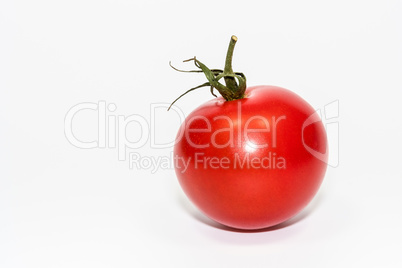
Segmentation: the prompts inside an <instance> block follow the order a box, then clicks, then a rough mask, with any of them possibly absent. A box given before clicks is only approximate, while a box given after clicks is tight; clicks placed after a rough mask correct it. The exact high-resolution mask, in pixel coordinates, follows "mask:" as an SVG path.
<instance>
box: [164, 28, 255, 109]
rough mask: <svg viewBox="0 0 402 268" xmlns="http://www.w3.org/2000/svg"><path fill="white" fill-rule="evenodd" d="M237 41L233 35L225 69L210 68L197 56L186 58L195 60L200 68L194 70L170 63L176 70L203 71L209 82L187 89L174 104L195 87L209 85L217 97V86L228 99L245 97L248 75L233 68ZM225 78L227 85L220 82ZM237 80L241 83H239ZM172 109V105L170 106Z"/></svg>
mask: <svg viewBox="0 0 402 268" xmlns="http://www.w3.org/2000/svg"><path fill="white" fill-rule="evenodd" d="M236 42H237V37H236V36H234V35H232V37H231V39H230V43H229V48H228V52H227V54H226V61H225V68H224V70H223V71H222V70H219V69H209V68H208V67H207V66H206V65H205V64H203V63H202V62H200V61H199V60H197V59H196V57H194V58H191V59H188V60H185V61H184V62H188V61H194V64H195V66H196V67H197V68H198V69H199V70H193V71H183V70H179V69H177V68H175V67H173V66H172V65H171V64H170V63H169V64H170V66H171V67H172V68H173V69H175V70H176V71H179V72H190V73H192V72H196V73H199V72H202V73H204V74H205V77H206V78H207V80H208V82H206V83H204V84H202V85H199V86H197V87H194V88H191V89H189V90H187V91H186V92H185V93H183V94H182V95H180V97H178V98H177V99H175V100H174V101H173V103H172V105H173V104H174V103H175V102H176V101H177V100H178V99H180V98H181V97H183V96H184V95H186V94H187V93H188V92H191V91H193V90H195V89H198V88H201V87H206V86H209V87H210V88H211V93H212V95H214V96H215V97H216V95H215V94H214V92H213V89H214V88H215V89H216V90H218V91H219V93H220V94H221V95H222V97H223V98H224V99H225V100H226V101H232V100H239V99H242V98H244V93H245V91H246V87H247V86H246V76H245V75H244V74H243V73H234V72H233V69H232V59H233V50H234V47H235V44H236ZM222 78H223V79H224V80H225V85H223V84H221V83H220V82H219V80H220V79H222ZM237 82H238V83H239V84H237ZM169 109H170V107H169Z"/></svg>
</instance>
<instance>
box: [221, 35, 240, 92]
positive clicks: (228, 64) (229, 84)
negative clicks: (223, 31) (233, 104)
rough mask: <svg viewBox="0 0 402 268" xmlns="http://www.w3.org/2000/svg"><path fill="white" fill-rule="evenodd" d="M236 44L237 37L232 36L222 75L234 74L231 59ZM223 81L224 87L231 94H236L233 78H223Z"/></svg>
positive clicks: (236, 88)
mask: <svg viewBox="0 0 402 268" xmlns="http://www.w3.org/2000/svg"><path fill="white" fill-rule="evenodd" d="M236 42H237V37H236V36H234V35H232V37H231V38H230V43H229V48H228V52H227V54H226V61H225V69H224V70H223V73H224V74H234V73H233V68H232V59H233V51H234V47H235V45H236ZM224 79H225V84H226V87H227V88H229V89H230V90H231V91H232V92H236V91H237V90H238V86H237V83H236V79H235V78H233V77H228V76H225V77H224Z"/></svg>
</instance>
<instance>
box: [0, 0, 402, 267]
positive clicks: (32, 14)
mask: <svg viewBox="0 0 402 268" xmlns="http://www.w3.org/2000/svg"><path fill="white" fill-rule="evenodd" d="M401 14H402V3H401V2H400V1H311V0H308V1H259V2H257V1H209V0H204V1H196V2H192V1H129V0H125V1H121V0H119V1H116V0H114V1H111V0H110V1H104V0H102V1H88V0H84V1H83V0H79V1H78V0H70V1H50V0H49V1H44V0H38V1H5V0H4V1H1V2H0V163H1V164H0V267H7V268H9V267H41V268H44V267H166V266H169V267H357V266H359V267H367V266H372V267H400V266H401V264H402V257H401V256H402V255H401V254H400V249H401V247H402V243H401V239H402V231H401V225H402V217H401V204H402V195H401V190H400V189H401V187H402V182H401V181H402V171H401V164H400V163H401V160H402V157H401V154H400V151H401V149H402V142H401V136H402V123H401V119H400V115H401V105H400V99H401V96H402V94H401V92H402V79H401V73H402V49H401V48H402V31H401V25H402V17H401ZM232 34H236V35H237V36H238V38H239V41H238V44H237V46H236V50H235V55H234V62H233V65H234V69H235V70H236V71H242V72H244V73H245V74H246V75H247V78H248V84H249V85H259V84H270V85H277V86H281V87H285V88H288V89H291V90H292V91H294V92H296V93H297V94H299V95H300V96H302V97H303V98H304V99H306V100H307V101H308V102H309V103H310V104H311V105H313V106H314V107H315V108H320V107H323V106H325V105H326V104H328V103H331V102H333V101H336V100H339V118H336V121H337V122H338V123H339V129H340V131H339V165H338V166H337V167H335V168H334V167H329V168H328V171H327V174H326V177H325V180H324V183H323V185H322V187H321V189H320V191H319V193H318V194H317V196H316V197H315V199H314V200H313V201H312V203H310V205H309V206H308V207H307V208H306V209H305V210H304V211H303V212H302V213H301V214H299V215H298V216H296V217H295V218H293V219H291V220H290V221H288V222H286V223H284V224H282V225H280V226H278V227H275V228H271V229H269V230H265V231H263V232H234V231H231V230H228V229H225V228H223V227H221V226H220V225H217V224H215V223H214V222H212V221H210V220H209V219H207V218H206V217H204V216H203V215H201V214H200V213H199V212H198V211H197V210H196V209H195V208H194V206H193V205H192V204H191V203H190V202H189V201H188V200H187V198H186V197H185V195H184V194H183V192H182V191H181V189H180V186H179V184H178V182H177V180H176V177H175V174H174V170H173V169H171V168H168V169H159V170H158V171H157V172H155V173H152V170H149V169H141V170H138V169H136V168H134V169H130V168H129V162H128V161H119V160H118V154H117V149H116V148H110V147H111V146H106V147H107V148H95V149H80V148H77V147H74V146H73V145H71V144H70V143H69V142H68V140H67V139H66V137H65V134H64V118H65V116H66V114H67V112H68V111H69V109H70V108H71V107H73V106H74V105H76V104H79V103H82V102H90V103H95V104H97V103H98V102H99V101H105V102H106V103H107V104H110V103H113V104H115V106H116V107H117V109H116V111H114V112H108V115H110V116H112V117H113V116H114V117H115V118H116V117H118V116H129V115H138V116H142V117H143V118H145V120H146V122H148V123H150V105H151V103H167V102H171V101H172V100H173V99H174V98H175V97H177V96H178V95H179V94H181V93H182V92H184V91H185V90H187V89H188V88H190V87H192V86H196V85H198V84H200V83H203V82H204V78H203V76H202V75H198V74H185V73H177V72H175V71H173V70H172V69H171V68H170V67H169V65H168V62H169V60H172V62H173V63H174V64H175V65H176V66H178V67H181V68H192V66H191V64H187V65H186V64H183V63H181V60H184V59H187V58H191V57H193V56H195V55H196V56H197V57H198V58H199V59H200V60H201V61H203V62H204V63H206V64H207V65H208V66H209V67H213V68H222V67H223V63H224V57H225V53H226V48H227V44H228V42H229V39H230V36H231V35H232ZM211 98H212V96H211V95H210V93H209V90H208V89H207V88H204V89H199V90H198V91H196V92H193V93H191V94H189V95H187V96H186V97H184V98H183V99H181V100H180V101H179V102H178V103H177V107H178V108H180V109H181V110H182V111H183V112H184V113H185V114H188V113H189V112H191V110H192V109H194V108H195V107H196V106H198V105H200V104H202V103H203V102H205V101H207V100H209V99H211ZM155 118H156V119H155V126H156V128H155V129H154V130H152V129H151V130H152V131H154V133H155V135H156V138H157V139H158V140H159V141H171V140H172V139H174V136H175V135H176V131H177V128H178V126H179V123H180V122H179V118H178V115H177V114H176V113H174V112H165V111H164V110H163V109H159V110H158V112H157V115H156V116H155ZM97 123H98V122H97V114H96V112H94V111H92V112H91V111H87V112H83V113H80V115H77V116H76V117H75V119H74V124H73V130H74V133H75V134H76V136H77V137H79V138H80V139H82V140H86V141H91V140H94V139H96V137H97ZM140 130H141V129H140V128H139V125H138V124H130V126H129V127H127V129H126V133H127V135H128V136H130V137H131V139H132V140H134V141H135V140H138V139H140V138H141V136H140V133H141V131H140ZM147 130H149V129H145V130H144V131H145V134H146V132H147ZM148 132H149V131H148ZM332 146H333V148H332V149H333V150H332V152H335V151H334V144H333V143H332ZM152 147H153V146H152V145H151V143H150V140H148V142H147V143H146V144H145V145H144V146H142V147H141V148H139V149H136V150H131V149H130V150H128V151H131V152H138V153H139V154H140V155H141V156H144V157H145V156H146V157H150V156H153V157H157V156H162V157H169V155H170V152H171V151H172V148H165V149H156V148H152ZM335 149H336V148H335Z"/></svg>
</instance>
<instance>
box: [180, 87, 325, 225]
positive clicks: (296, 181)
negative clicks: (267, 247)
mask: <svg viewBox="0 0 402 268" xmlns="http://www.w3.org/2000/svg"><path fill="white" fill-rule="evenodd" d="M264 118H265V119H264ZM309 118H310V119H311V118H313V119H314V120H313V121H312V122H314V121H316V122H315V123H312V124H309V125H306V123H305V122H307V120H308V119H309ZM246 132H247V134H246ZM258 146H260V147H258ZM306 147H309V148H310V150H311V149H312V150H314V151H316V152H318V153H319V155H320V157H317V155H315V156H314V155H313V154H312V153H311V152H310V151H308V150H307V149H306ZM174 155H175V171H176V175H177V177H178V180H179V183H180V185H181V187H182V188H183V190H184V192H185V194H186V195H187V196H188V198H189V199H190V200H191V201H192V202H193V203H194V204H195V205H196V206H197V207H198V208H199V209H200V210H201V211H202V212H203V213H204V214H205V215H206V216H208V217H209V218H211V219H213V220H215V221H217V222H219V223H221V224H223V225H226V226H230V227H233V228H238V229H261V228H266V227H270V226H274V225H277V224H279V223H281V222H284V221H286V220H287V219H289V218H291V217H292V216H294V215H296V214H297V213H298V212H300V211H301V210H302V209H303V208H304V207H305V206H306V205H307V204H308V203H309V202H310V201H311V199H312V198H313V197H314V195H315V194H316V193H317V191H318V189H319V187H320V185H321V182H322V180H323V178H324V175H325V171H326V167H327V165H326V162H327V155H328V152H327V138H326V133H325V129H324V126H323V124H322V122H321V121H320V120H319V117H318V115H317V114H316V113H315V110H314V109H313V108H312V107H311V106H310V105H309V104H308V103H307V102H306V101H304V100H303V99H302V98H301V97H299V96H298V95H296V94H295V93H293V92H291V91H289V90H286V89H283V88H280V87H275V86H257V87H250V88H248V89H247V91H246V97H245V98H244V99H240V100H234V101H225V100H224V99H223V98H222V97H219V98H216V99H213V100H210V101H208V102H206V103H205V104H203V105H201V106H200V107H198V108H197V109H195V110H194V111H193V112H192V113H191V114H189V115H188V117H187V118H186V120H185V122H184V123H183V124H182V126H181V127H180V130H179V132H178V135H177V139H176V144H175V148H174ZM269 159H270V160H269ZM186 161H187V165H185V164H184V163H185V162H186ZM253 161H254V162H253ZM274 162H275V163H274Z"/></svg>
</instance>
